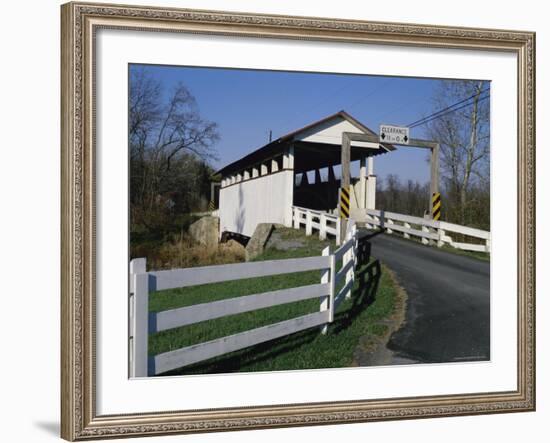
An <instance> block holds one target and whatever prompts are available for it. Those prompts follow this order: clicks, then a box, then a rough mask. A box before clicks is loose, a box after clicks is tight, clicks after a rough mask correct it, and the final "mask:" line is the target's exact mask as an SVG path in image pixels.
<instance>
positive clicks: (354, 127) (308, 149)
mask: <svg viewBox="0 0 550 443" xmlns="http://www.w3.org/2000/svg"><path fill="white" fill-rule="evenodd" d="M342 132H361V133H364V134H369V135H376V133H375V132H374V131H372V130H371V129H369V128H368V127H367V126H365V125H363V124H362V123H361V122H359V121H358V120H356V119H355V118H353V117H352V116H351V115H349V114H348V113H347V112H345V111H339V112H337V113H335V114H332V115H329V116H328V117H325V118H323V119H321V120H318V121H316V122H314V123H311V124H309V125H307V126H304V127H303V128H300V129H297V130H295V131H292V132H290V133H288V134H286V135H283V136H282V137H279V138H278V139H276V140H273V141H272V142H270V143H268V144H266V145H264V146H262V147H261V148H258V149H256V150H255V151H253V152H251V153H250V154H248V155H245V156H244V157H242V158H240V159H239V160H236V161H234V162H233V163H230V164H228V165H226V166H224V167H223V168H221V169H220V170H219V171H217V172H216V174H220V175H221V176H227V175H230V174H233V173H235V172H238V171H242V170H244V169H247V168H250V167H252V166H254V165H257V164H259V163H261V162H263V161H266V160H268V159H270V158H274V157H277V156H279V155H282V154H283V153H284V152H285V150H286V149H287V148H288V146H289V145H291V144H292V145H294V147H295V161H294V170H295V172H297V173H299V172H305V171H311V170H314V169H321V168H324V167H327V166H332V165H336V164H340V159H341V152H340V151H341V143H342V135H341V134H342ZM393 150H395V147H394V146H392V145H390V144H388V143H367V142H355V141H354V142H352V143H351V161H355V160H359V159H360V158H361V157H362V156H365V155H379V154H384V153H386V152H389V151H393ZM308 154H310V155H308Z"/></svg>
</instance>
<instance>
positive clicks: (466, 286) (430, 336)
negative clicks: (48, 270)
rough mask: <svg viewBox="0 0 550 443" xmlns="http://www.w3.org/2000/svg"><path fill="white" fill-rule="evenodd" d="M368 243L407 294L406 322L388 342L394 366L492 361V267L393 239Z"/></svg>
mask: <svg viewBox="0 0 550 443" xmlns="http://www.w3.org/2000/svg"><path fill="white" fill-rule="evenodd" d="M362 235H363V236H365V235H369V233H368V232H367V231H363V232H362ZM368 242H369V243H370V245H371V246H370V254H371V256H372V257H375V258H378V259H379V260H380V261H381V262H382V263H384V264H386V265H387V266H388V267H389V268H390V269H392V270H393V271H394V272H395V274H396V276H397V279H398V281H399V283H400V285H401V286H402V287H403V288H404V289H405V290H406V292H407V294H408V301H407V311H406V315H405V323H404V325H403V326H402V327H401V328H400V329H399V330H398V331H396V332H395V333H394V334H393V335H392V337H391V338H390V341H389V343H388V348H389V349H390V350H391V351H393V355H394V363H397V364H398V363H400V362H422V363H434V362H439V363H440V362H456V361H480V360H489V358H490V354H489V349H490V327H489V324H490V323H489V317H490V303H489V301H490V300H489V286H490V281H489V268H490V266H489V263H488V262H484V261H480V260H477V259H474V258H470V257H465V256H460V255H456V254H452V253H450V252H445V251H441V250H439V249H437V248H434V247H428V246H423V245H421V244H417V243H414V242H412V241H408V240H404V239H401V238H398V237H396V236H393V235H387V234H379V235H374V236H370V238H369V239H368Z"/></svg>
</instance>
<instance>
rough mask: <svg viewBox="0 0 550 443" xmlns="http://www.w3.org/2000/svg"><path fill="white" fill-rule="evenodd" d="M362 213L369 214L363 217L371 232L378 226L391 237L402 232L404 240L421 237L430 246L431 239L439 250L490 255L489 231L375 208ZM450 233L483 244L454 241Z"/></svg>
mask: <svg viewBox="0 0 550 443" xmlns="http://www.w3.org/2000/svg"><path fill="white" fill-rule="evenodd" d="M361 212H363V213H365V214H366V217H365V218H364V219H363V218H362V217H361V219H362V221H364V222H365V223H366V226H367V228H369V229H372V228H373V227H379V228H382V229H384V230H385V232H386V233H388V234H392V233H394V232H399V233H402V234H403V236H404V237H405V238H410V237H411V236H413V237H420V238H421V239H422V243H424V244H428V243H429V242H430V240H431V241H432V242H433V243H436V244H437V246H439V247H441V246H443V245H444V244H448V245H450V246H452V247H453V248H457V249H462V250H465V251H478V252H491V233H490V232H488V231H483V230H481V229H475V228H470V227H467V226H461V225H456V224H453V223H447V222H444V221H434V220H431V219H425V218H420V217H413V216H410V215H403V214H397V213H395V212H387V211H379V210H374V209H362V210H361ZM450 232H452V233H458V234H462V235H465V236H468V237H472V238H476V239H479V240H481V242H480V243H476V244H474V243H465V242H455V241H454V240H453V239H452V237H451V236H450V235H449V233H450Z"/></svg>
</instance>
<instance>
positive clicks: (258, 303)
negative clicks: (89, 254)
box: [129, 222, 357, 377]
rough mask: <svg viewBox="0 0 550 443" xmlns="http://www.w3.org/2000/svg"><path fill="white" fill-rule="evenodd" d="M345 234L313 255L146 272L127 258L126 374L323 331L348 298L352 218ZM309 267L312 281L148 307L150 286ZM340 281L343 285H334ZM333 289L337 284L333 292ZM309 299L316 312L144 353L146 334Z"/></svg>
mask: <svg viewBox="0 0 550 443" xmlns="http://www.w3.org/2000/svg"><path fill="white" fill-rule="evenodd" d="M346 239H347V240H346V242H345V243H344V244H343V245H342V246H341V247H340V248H338V249H337V250H336V251H334V252H333V253H331V252H330V247H328V246H327V247H326V248H325V249H324V250H323V252H322V255H321V256H317V257H304V258H292V259H285V260H269V261H259V262H249V263H237V264H228V265H217V266H205V267H197V268H184V269H171V270H167V271H150V272H146V260H145V259H144V258H137V259H133V260H132V261H131V262H130V303H129V318H130V331H129V349H130V374H131V376H132V377H145V376H147V375H156V374H160V373H163V372H166V371H170V370H173V369H177V368H181V367H184V366H188V365H191V364H193V363H197V362H200V361H203V360H207V359H210V358H213V357H216V356H219V355H223V354H227V353H229V352H233V351H237V350H239V349H243V348H247V347H249V346H253V345H256V344H259V343H263V342H266V341H269V340H273V339H276V338H279V337H284V336H286V335H289V334H293V333H295V332H298V331H302V330H305V329H309V328H313V327H316V326H319V327H320V329H321V333H323V334H324V333H326V331H327V328H328V324H329V323H332V322H333V321H334V312H335V310H336V309H337V307H338V305H339V304H340V303H341V302H342V301H343V300H344V299H345V298H350V297H351V290H352V288H353V283H354V271H355V266H356V264H357V228H356V226H355V224H354V223H353V222H352V223H350V228H349V229H348V232H347V235H346ZM340 261H341V262H342V265H341V267H340V266H339V264H340ZM337 267H339V269H337ZM313 270H320V271H321V280H320V282H319V283H318V284H312V285H306V286H299V287H295V288H288V289H281V290H277V291H269V292H264V293H260V294H253V295H246V296H241V297H235V298H228V299H224V300H219V301H214V302H210V303H201V304H197V305H192V306H185V307H182V308H176V309H170V310H167V311H162V312H155V313H150V312H149V292H151V291H162V290H166V289H174V288H182V287H187V286H195V285H203V284H209V283H219V282H224V281H230V280H240V279H245V278H254V277H267V276H272V275H280V274H289V273H294V272H304V271H313ZM342 283H343V286H342V287H341V288H339V287H340V286H341V285H342ZM336 288H339V290H338V292H336ZM312 298H319V301H320V305H319V311H318V312H314V313H311V314H307V315H302V316H300V317H296V318H292V319H289V320H285V321H282V322H279V323H274V324H271V325H268V326H263V327H260V328H256V329H252V330H248V331H245V332H240V333H238V334H234V335H229V336H226V337H221V338H217V339H215V340H211V341H207V342H204V343H198V344H194V345H192V346H187V347H184V348H180V349H176V350H173V351H169V352H164V353H162V354H157V355H155V356H153V357H149V356H148V337H149V334H154V333H157V332H161V331H165V330H167V329H172V328H179V327H181V326H187V325H191V324H194V323H199V322H202V321H206V320H213V319H216V318H221V317H226V316H228V315H234V314H239V313H243V312H250V311H254V310H257V309H263V308H268V307H272V306H277V305H281V304H285V303H293V302H297V301H301V300H307V299H312Z"/></svg>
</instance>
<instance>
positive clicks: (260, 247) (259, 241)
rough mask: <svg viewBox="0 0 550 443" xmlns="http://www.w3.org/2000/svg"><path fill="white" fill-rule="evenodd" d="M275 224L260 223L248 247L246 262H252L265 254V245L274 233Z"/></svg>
mask: <svg viewBox="0 0 550 443" xmlns="http://www.w3.org/2000/svg"><path fill="white" fill-rule="evenodd" d="M274 228H275V226H274V225H273V223H259V224H258V225H257V226H256V229H255V230H254V234H252V237H250V240H249V241H248V243H247V245H246V261H249V260H252V259H253V258H256V257H257V256H258V255H260V254H261V253H262V252H264V249H265V245H266V243H267V241H268V240H269V237H270V236H271V233H272V232H273V229H274Z"/></svg>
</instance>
